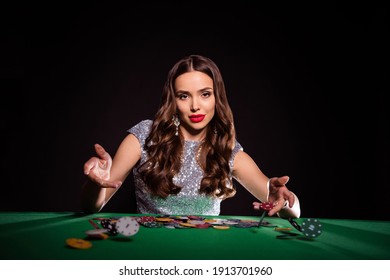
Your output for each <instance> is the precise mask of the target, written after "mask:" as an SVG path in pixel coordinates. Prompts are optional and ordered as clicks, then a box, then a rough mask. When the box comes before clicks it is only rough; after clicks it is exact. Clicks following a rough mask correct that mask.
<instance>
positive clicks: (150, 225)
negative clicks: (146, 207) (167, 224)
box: [142, 222, 162, 228]
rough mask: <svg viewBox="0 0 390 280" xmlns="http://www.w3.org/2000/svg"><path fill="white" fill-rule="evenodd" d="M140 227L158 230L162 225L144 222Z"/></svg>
mask: <svg viewBox="0 0 390 280" xmlns="http://www.w3.org/2000/svg"><path fill="white" fill-rule="evenodd" d="M142 225H143V226H145V227H148V228H160V227H162V223H159V222H145V223H143V224H142Z"/></svg>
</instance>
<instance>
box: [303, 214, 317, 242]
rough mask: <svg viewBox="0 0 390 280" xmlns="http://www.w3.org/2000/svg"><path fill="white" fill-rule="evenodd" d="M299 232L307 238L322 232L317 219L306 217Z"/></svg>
mask: <svg viewBox="0 0 390 280" xmlns="http://www.w3.org/2000/svg"><path fill="white" fill-rule="evenodd" d="M301 232H302V233H303V234H304V235H305V236H306V237H309V238H315V237H317V236H319V235H320V234H321V233H322V225H321V223H320V221H319V220H318V219H311V218H308V219H306V220H304V221H303V222H302V225H301Z"/></svg>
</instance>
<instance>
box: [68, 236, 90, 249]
mask: <svg viewBox="0 0 390 280" xmlns="http://www.w3.org/2000/svg"><path fill="white" fill-rule="evenodd" d="M65 242H66V244H67V245H68V246H69V247H72V248H75V249H89V248H91V247H92V243H91V242H90V241H88V240H84V239H80V238H68V239H66V240H65Z"/></svg>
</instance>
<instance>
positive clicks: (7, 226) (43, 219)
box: [0, 212, 390, 260]
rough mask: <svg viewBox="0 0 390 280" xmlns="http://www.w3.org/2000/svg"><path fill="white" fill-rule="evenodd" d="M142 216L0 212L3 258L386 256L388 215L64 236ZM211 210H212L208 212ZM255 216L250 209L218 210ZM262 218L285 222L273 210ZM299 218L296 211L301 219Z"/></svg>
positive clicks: (389, 252) (389, 249)
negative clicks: (317, 230) (310, 226)
mask: <svg viewBox="0 0 390 280" xmlns="http://www.w3.org/2000/svg"><path fill="white" fill-rule="evenodd" d="M122 216H140V215H138V214H127V213H103V212H101V213H97V214H90V215H86V214H83V213H71V212H59V213H58V212H0V229H1V230H0V248H1V251H0V256H1V257H0V259H2V260H79V259H80V260H153V259H156V260H179V259H180V260H307V259H308V260H388V259H390V221H375V220H347V219H319V220H320V222H321V224H322V234H321V235H320V236H318V237H317V238H312V239H308V238H306V237H305V236H304V235H303V234H302V233H300V232H299V231H297V230H296V229H293V230H291V231H289V232H290V233H297V235H290V234H287V233H286V232H281V231H275V230H274V228H272V227H260V228H257V227H252V228H235V227H233V226H231V227H230V228H229V229H227V230H220V229H215V228H207V229H199V228H188V229H170V228H165V227H161V228H146V227H143V226H141V227H140V229H139V231H138V233H137V234H136V235H134V236H131V237H126V236H121V235H116V236H110V237H109V238H108V239H105V240H90V241H91V242H92V247H91V248H89V249H74V248H70V247H68V246H67V245H66V243H65V240H66V239H68V238H80V239H87V238H88V236H87V235H86V234H85V231H87V230H89V229H93V227H92V225H91V223H90V222H89V220H90V219H93V218H98V217H102V218H110V217H122ZM207 217H208V218H213V217H212V216H207ZM214 218H234V219H247V220H258V219H259V217H249V216H218V217H214ZM265 220H266V221H268V222H270V223H272V224H275V225H277V226H279V227H291V225H290V224H289V222H288V221H287V220H284V219H280V218H278V217H266V218H265ZM303 220H305V218H300V219H296V221H297V222H298V223H301V222H302V221H303Z"/></svg>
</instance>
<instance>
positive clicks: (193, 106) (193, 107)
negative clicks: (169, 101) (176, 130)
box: [191, 98, 200, 112]
mask: <svg viewBox="0 0 390 280" xmlns="http://www.w3.org/2000/svg"><path fill="white" fill-rule="evenodd" d="M199 109H200V108H199V105H198V102H197V101H196V99H195V98H193V99H192V103H191V112H196V111H198V110H199Z"/></svg>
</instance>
